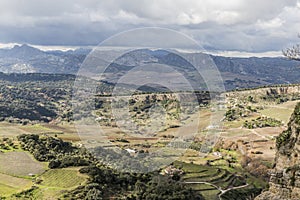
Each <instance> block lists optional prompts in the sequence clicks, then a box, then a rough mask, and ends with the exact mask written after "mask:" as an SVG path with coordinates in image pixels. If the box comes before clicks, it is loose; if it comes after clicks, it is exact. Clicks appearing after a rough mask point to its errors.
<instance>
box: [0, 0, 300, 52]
mask: <svg viewBox="0 0 300 200" xmlns="http://www.w3.org/2000/svg"><path fill="white" fill-rule="evenodd" d="M149 26H157V27H163V28H170V29H174V30H177V31H180V32H183V33H185V34H187V35H189V36H190V37H192V38H194V39H195V40H197V41H198V42H199V43H200V44H201V45H202V46H203V47H204V48H206V49H208V50H216V51H237V52H240V51H246V52H266V51H280V50H281V49H283V48H286V47H288V46H290V45H291V44H293V43H296V42H300V39H298V38H297V34H298V33H300V0H226V1H225V0H51V1H50V0H43V1H41V0H1V1H0V43H2V44H3V43H28V44H34V45H59V46H69V45H70V46H84V45H97V44H99V43H100V42H101V41H103V40H104V39H106V38H108V37H110V36H112V35H113V34H116V33H119V32H121V31H125V30H130V29H132V28H141V27H149ZM0 46H1V45H0Z"/></svg>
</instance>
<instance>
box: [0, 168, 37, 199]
mask: <svg viewBox="0 0 300 200" xmlns="http://www.w3.org/2000/svg"><path fill="white" fill-rule="evenodd" d="M31 186H32V181H31V180H27V179H23V178H18V177H14V176H10V175H6V174H2V173H0V196H10V195H12V194H14V193H17V192H21V191H23V190H25V189H29V188H30V187H31Z"/></svg>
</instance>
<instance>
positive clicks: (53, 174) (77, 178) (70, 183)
mask: <svg viewBox="0 0 300 200" xmlns="http://www.w3.org/2000/svg"><path fill="white" fill-rule="evenodd" d="M40 178H41V179H42V183H41V185H42V186H46V187H55V188H62V189H65V188H72V187H75V186H78V185H80V184H82V183H84V182H85V180H86V178H85V176H83V175H81V174H79V172H78V169H77V168H65V169H50V170H48V171H47V172H45V173H44V174H43V175H42V176H41V177H40Z"/></svg>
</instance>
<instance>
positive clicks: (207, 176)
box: [174, 161, 255, 200]
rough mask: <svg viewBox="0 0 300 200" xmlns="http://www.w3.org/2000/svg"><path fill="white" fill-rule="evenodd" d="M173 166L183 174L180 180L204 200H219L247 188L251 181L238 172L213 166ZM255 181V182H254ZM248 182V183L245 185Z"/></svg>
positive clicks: (177, 163)
mask: <svg viewBox="0 0 300 200" xmlns="http://www.w3.org/2000/svg"><path fill="white" fill-rule="evenodd" d="M174 166H176V167H178V168H181V169H182V170H183V171H184V172H185V173H184V175H183V177H182V179H181V181H183V182H184V183H186V184H188V185H189V186H190V187H191V188H193V189H194V190H196V191H199V192H201V194H202V195H203V196H204V197H205V198H206V199H212V200H214V199H220V196H221V195H222V196H223V195H224V194H226V193H227V192H229V191H231V190H234V189H242V188H247V187H248V184H250V183H251V182H252V181H253V180H251V179H252V177H251V179H249V180H248V179H247V178H245V177H243V176H242V175H238V172H237V171H236V172H230V171H228V170H226V169H223V168H218V167H214V166H204V165H196V164H190V163H184V162H179V161H176V162H175V163H174ZM254 181H255V180H254ZM247 182H249V183H247Z"/></svg>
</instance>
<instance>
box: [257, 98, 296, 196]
mask: <svg viewBox="0 0 300 200" xmlns="http://www.w3.org/2000/svg"><path fill="white" fill-rule="evenodd" d="M299 133H300V103H299V104H298V105H297V106H296V108H295V110H294V113H293V114H292V116H291V118H290V122H289V124H288V129H287V130H286V131H283V132H282V133H281V134H280V135H279V136H278V137H277V139H276V146H277V153H276V158H275V166H274V168H273V170H272V172H271V178H270V188H269V190H268V191H265V192H263V193H262V194H261V195H259V196H258V197H256V200H277V199H278V200H299V199H300V136H299Z"/></svg>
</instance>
